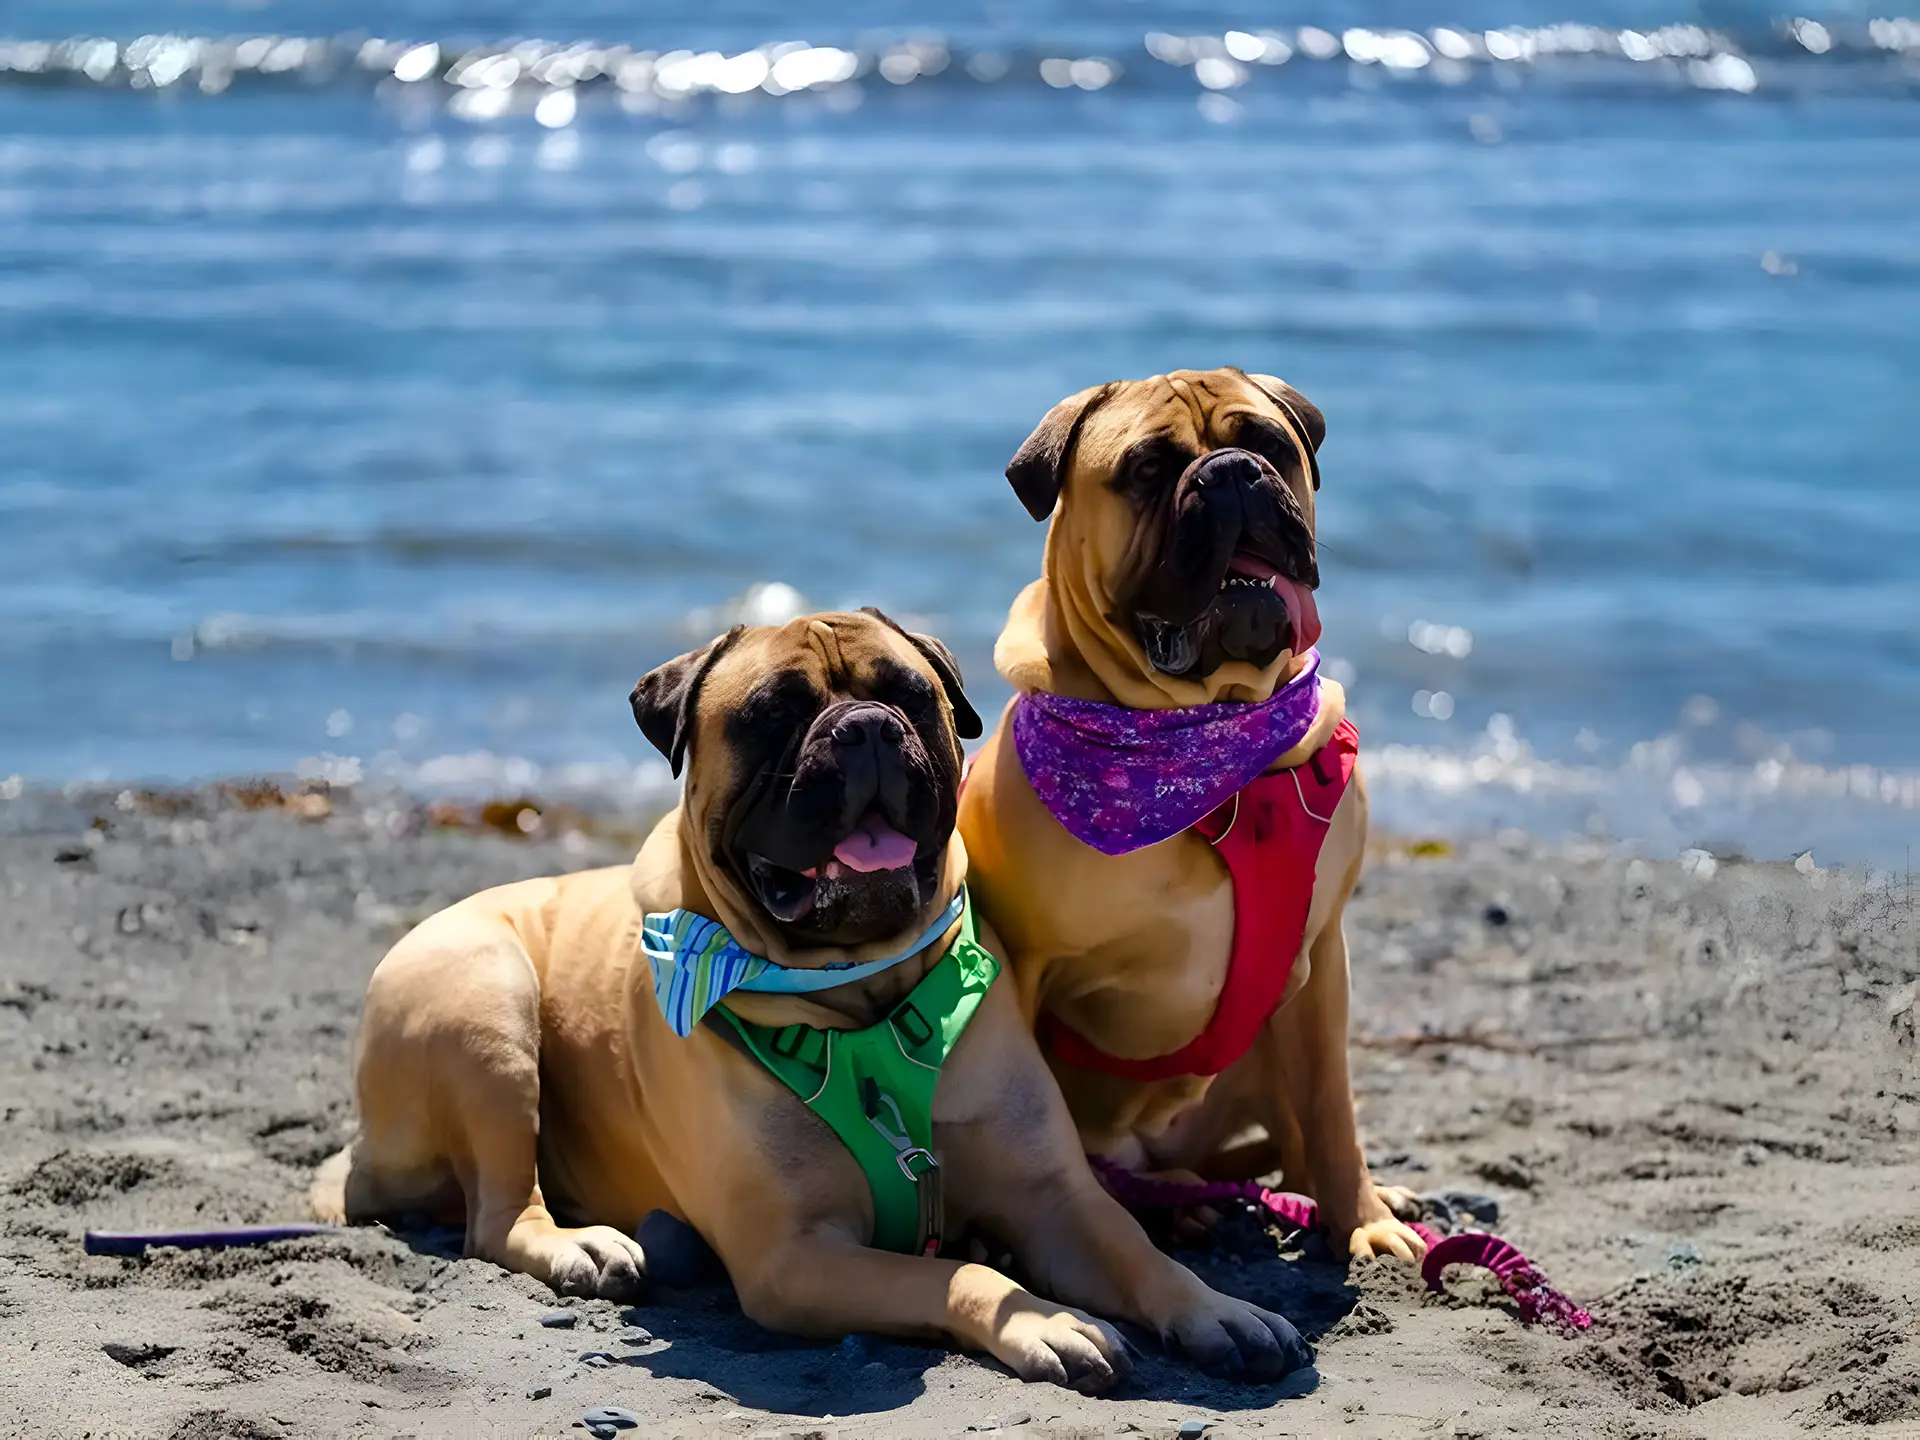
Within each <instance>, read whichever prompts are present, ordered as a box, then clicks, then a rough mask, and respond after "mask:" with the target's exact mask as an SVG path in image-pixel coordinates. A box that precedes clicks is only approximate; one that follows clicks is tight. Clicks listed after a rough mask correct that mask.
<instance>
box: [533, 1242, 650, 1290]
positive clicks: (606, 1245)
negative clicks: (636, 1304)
mask: <svg viewBox="0 0 1920 1440" xmlns="http://www.w3.org/2000/svg"><path fill="white" fill-rule="evenodd" d="M542 1248H543V1249H544V1250H546V1252H547V1253H546V1256H545V1259H546V1264H547V1283H548V1284H549V1285H551V1286H552V1287H553V1288H554V1289H555V1290H556V1291H557V1292H559V1293H560V1294H562V1295H579V1296H582V1297H584V1298H586V1299H590V1300H595V1299H597V1300H638V1299H639V1298H640V1291H641V1286H642V1282H643V1281H644V1279H645V1277H646V1273H647V1259H646V1254H645V1252H644V1251H642V1250H641V1248H640V1245H639V1242H638V1241H636V1240H634V1239H632V1238H630V1237H629V1236H626V1235H622V1234H621V1233H620V1232H619V1231H618V1230H615V1229H614V1228H613V1227H612V1226H610V1225H589V1226H587V1227H586V1228H585V1229H582V1230H555V1231H554V1232H553V1233H552V1234H551V1235H549V1236H546V1237H545V1238H544V1242H543V1245H542Z"/></svg>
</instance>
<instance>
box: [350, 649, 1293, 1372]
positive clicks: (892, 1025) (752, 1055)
mask: <svg viewBox="0 0 1920 1440" xmlns="http://www.w3.org/2000/svg"><path fill="white" fill-rule="evenodd" d="M632 703H633V709H634V713H635V715H636V717H637V718H638V720H639V724H640V728H641V729H642V730H643V731H644V732H645V734H646V736H647V738H648V739H649V740H651V741H652V742H653V744H655V745H656V746H658V747H659V749H660V750H661V751H662V752H663V753H664V754H665V755H666V756H667V757H668V759H669V760H670V762H671V763H672V765H673V768H674V771H675V773H676V774H678V773H679V772H680V770H681V768H682V765H683V763H684V767H685V783H684V790H683V793H682V796H681V800H680V804H679V806H678V808H677V809H675V810H674V811H673V812H672V813H671V814H670V815H668V816H667V817H666V818H665V819H663V820H662V821H661V822H660V824H659V826H658V827H657V828H656V829H655V830H654V831H653V832H652V833H651V835H650V836H649V837H648V839H647V841H646V842H645V844H644V846H643V847H642V849H641V850H640V853H639V855H638V857H637V859H636V860H635V862H634V864H633V865H632V866H631V867H626V866H622V867H615V868H610V869H600V870H590V871H585V872H581V873H578V874H572V875H565V876H561V877H558V878H552V879H540V880H527V881H522V882H520V883H518V884H512V885H506V886H502V887H500V888H498V889H493V890H488V891H485V892H483V893H481V894H478V895H475V896H473V897H472V898H470V899H467V900H464V901H461V902H460V903H459V904H456V905H454V906H452V907H451V908H449V909H447V910H444V911H441V912H440V913H439V914H437V915H435V916H433V917H431V918H430V919H428V920H427V921H425V922H424V923H423V924H421V925H420V926H419V928H417V929H416V930H414V931H413V932H412V933H411V934H409V935H408V936H407V937H406V938H404V939H403V940H401V941H400V943H399V944H397V945H396V946H395V947H394V948H393V950H392V951H391V952H390V953H389V954H388V955H387V956H386V958H385V959H384V960H382V961H381V962H380V965H379V967H378V968H377V969H376V970H375V972H374V975H373V978H372V981H371V983H370V985H369V987H368V991H367V999H366V1009H365V1016H364V1019H363V1022H362V1028H361V1031H360V1036H359V1042H358V1051H357V1061H356V1077H355V1078H356V1092H357V1101H358V1112H359V1129H358V1134H357V1138H356V1139H355V1140H354V1141H353V1143H352V1144H351V1145H350V1146H349V1147H348V1148H347V1149H346V1150H345V1151H343V1152H342V1153H341V1154H340V1155H339V1156H336V1157H335V1159H334V1160H333V1161H332V1162H329V1164H328V1165H327V1166H326V1167H324V1169H323V1172H322V1174H321V1175H320V1177H319V1179H318V1181H317V1183H316V1186H315V1209H316V1211H317V1212H318V1213H319V1214H320V1215H321V1217H322V1218H326V1219H332V1220H337V1221H339V1220H344V1221H362V1220H371V1219H374V1218H376V1217H379V1216H383V1215H391V1214H394V1213H396V1212H404V1211H414V1212H421V1211H425V1212H429V1213H432V1214H436V1215H438V1216H441V1217H444V1218H445V1219H446V1220H447V1221H448V1222H449V1223H463V1224H464V1225H465V1227H466V1251H467V1253H468V1254H469V1255H472V1256H478V1257H481V1258H483V1259H487V1260H491V1261H494V1262H496V1263H497V1264H500V1265H504V1266H506V1267H507V1268H509V1269H512V1270H517V1271H521V1272H523V1273H525V1274H528V1275H532V1276H535V1277H536V1278H538V1279H540V1280H542V1281H545V1282H546V1283H547V1284H549V1285H551V1286H552V1287H553V1288H554V1289H555V1290H556V1291H560V1292H562V1293H568V1294H575V1295H585V1296H604V1297H615V1298H625V1297H629V1296H632V1295H634V1294H635V1293H636V1292H637V1291H639V1289H640V1287H641V1285H642V1283H643V1281H644V1279H645V1276H646V1270H647V1257H646V1255H645V1254H644V1253H643V1252H642V1249H641V1246H640V1245H639V1244H638V1243H636V1241H635V1240H634V1239H633V1233H634V1230H635V1228H636V1226H637V1225H638V1222H639V1221H640V1220H641V1219H642V1217H644V1216H645V1215H647V1214H648V1213H649V1212H650V1211H653V1210H655V1209H660V1210H665V1211H667V1212H669V1213H671V1214H673V1215H675V1216H678V1217H680V1218H681V1219H683V1220H684V1221H686V1222H687V1223H689V1224H691V1225H692V1226H693V1228H694V1229H696V1230H697V1231H698V1232H699V1233H700V1234H701V1235H702V1236H703V1237H705V1239H706V1240H707V1241H708V1242H709V1243H710V1244H711V1245H712V1247H713V1248H714V1250H715V1251H716V1252H718V1255H719V1257H720V1259H721V1260H722V1261H723V1262H724V1263H725V1265H726V1268H727V1271H728V1273H729V1275H730V1276H731V1277H732V1280H733V1282H734V1285H735V1287H736V1288H737V1291H738V1294H739V1298H740V1303H741V1306H742V1307H743V1309H744V1310H745V1311H746V1313H747V1314H748V1315H750V1316H752V1317H753V1318H754V1319H755V1320H757V1321H759V1322H760V1323H762V1324H764V1325H768V1326H771V1327H774V1328H777V1329H781V1330H786V1331H791V1332H796V1333H800V1334H806V1335H815V1336H836V1335H842V1334H845V1333H848V1332H853V1331H878V1332H885V1333H891V1334H895V1335H902V1336H925V1337H945V1338H946V1339H948V1340H950V1341H952V1342H955V1343H957V1344H959V1345H961V1346H964V1347H969V1348H976V1349H979V1350H984V1351H986V1352H988V1353H990V1354H991V1355H993V1356H995V1357H996V1358H997V1359H999V1360H1001V1361H1002V1362H1004V1363H1005V1364H1006V1365H1008V1366H1009V1367H1011V1368H1012V1369H1013V1370H1014V1371H1015V1372H1016V1373H1017V1374H1019V1375H1020V1376H1021V1377H1023V1378H1025V1379H1028V1380H1050V1381H1053V1382H1055V1383H1058V1384H1067V1385H1073V1386H1076V1387H1078V1388H1082V1389H1087V1390H1097V1389H1100V1388H1103V1387H1105V1386H1107V1385H1109V1384H1111V1383H1112V1382H1113V1381H1114V1380H1115V1379H1116V1377H1117V1376H1118V1375H1119V1374H1120V1373H1122V1371H1123V1369H1124V1367H1125V1364H1126V1351H1125V1347H1124V1344H1123V1342H1122V1340H1121V1337H1120V1336H1119V1334H1118V1333H1117V1332H1116V1331H1115V1330H1114V1329H1113V1328H1112V1326H1111V1325H1110V1324H1109V1323H1108V1321H1109V1320H1110V1319H1125V1320H1129V1321H1133V1322H1136V1323H1138V1324H1140V1325H1143V1326H1146V1327H1148V1328H1150V1329H1152V1330H1153V1331H1155V1332H1156V1333H1157V1334H1159V1335H1160V1336H1162V1337H1163V1338H1164V1339H1165V1340H1166V1341H1167V1342H1168V1343H1169V1345H1170V1346H1171V1347H1174V1348H1176V1349H1178V1350H1179V1351H1181V1352H1183V1353H1185V1354H1186V1355H1188V1356H1190V1357H1192V1358H1193V1359H1195V1360H1196V1361H1197V1362H1199V1363H1201V1364H1202V1365H1204V1366H1207V1367H1209V1368H1212V1369H1217V1370H1220V1371H1224V1372H1227V1373H1235V1372H1238V1373H1242V1374H1246V1375H1252V1376H1263V1377H1270V1376H1274V1375H1277V1374H1281V1373H1285V1372H1286V1371H1289V1370H1291V1369H1294V1368H1297V1367H1298V1366H1300V1365H1303V1364H1305V1363H1307V1359H1308V1355H1307V1351H1306V1349H1305V1346H1304V1345H1303V1343H1302V1342H1301V1340H1300V1338H1299V1336H1298V1334H1297V1333H1296V1332H1295V1330H1294V1328H1293V1327H1292V1325H1290V1324H1289V1323H1288V1322H1287V1321H1286V1320H1285V1319H1283V1318H1281V1317H1280V1316H1278V1315H1274V1314H1269V1313H1267V1312H1266V1311H1263V1310H1260V1309H1257V1308H1255V1307H1254V1306H1252V1305H1248V1304H1244V1303H1242V1302H1240V1301H1238V1300H1234V1299H1230V1298H1228V1297H1225V1296H1222V1295H1219V1294H1217V1293H1215V1292H1214V1291H1212V1290H1211V1289H1209V1288H1208V1287H1207V1286H1206V1285H1204V1284H1202V1283H1201V1281H1200V1280H1199V1279H1198V1278H1197V1277H1196V1276H1194V1275H1193V1274H1192V1273H1191V1272H1190V1271H1188V1270H1187V1269H1185V1268H1184V1267H1182V1266H1180V1265H1178V1264H1177V1263H1175V1262H1173V1261H1172V1260H1171V1259H1169V1258H1168V1257H1166V1256H1164V1255H1162V1254H1160V1253H1159V1252H1158V1251H1157V1250H1155V1249H1154V1248H1153V1246H1152V1244H1151V1243H1150V1242H1149V1240H1148V1239H1147V1237H1146V1235H1145V1234H1144V1232H1143V1231H1142V1230H1141V1229H1140V1227H1139V1225H1138V1224H1137V1223H1136V1222H1135V1221H1134V1220H1133V1218H1132V1217H1131V1216H1130V1215H1128V1214H1127V1213H1126V1212H1125V1211H1124V1210H1123V1209H1122V1208H1121V1207H1120V1206H1119V1205H1118V1204H1116V1203H1115V1202H1114V1201H1113V1200H1112V1199H1110V1198H1109V1197H1108V1196H1107V1195H1106V1193H1105V1192H1104V1191H1103V1190H1102V1189H1101V1187H1100V1185H1099V1184H1098V1182H1097V1181H1096V1180H1095V1179H1094V1177H1093V1175H1092V1173H1091V1172H1090V1170H1089V1169H1088V1165H1087V1162H1086V1159H1085V1157H1084V1155H1083V1154H1082V1151H1081V1148H1080V1144H1079V1140H1078V1137H1077V1136H1076V1134H1075V1131H1074V1128H1073V1122H1072V1120H1071V1119H1070V1117H1069V1116H1068V1114H1067V1110H1066V1106H1065V1104H1064V1103H1063V1101H1062V1100H1061V1098H1060V1093H1059V1090H1058V1089H1057V1087H1056V1086H1055V1085H1054V1082H1053V1078H1052V1076H1051V1075H1050V1074H1049V1073H1048V1071H1047V1067H1046V1064H1045V1062H1044V1061H1043V1060H1042V1059H1041V1056H1040V1052H1039V1050H1038V1048H1037V1046H1036V1045H1035V1042H1034V1038H1033V1033H1032V1027H1031V1024H1030V1021H1029V1019H1028V1017H1026V1016H1024V1015H1023V1014H1022V1013H1021V1010H1020V1007H1019V1004H1018V1002H1017V997H1016V995H1015V993H1014V990H1013V987H1012V986H1011V985H1010V984H1008V983H1006V982H1005V981H1004V980H1003V981H1000V982H999V983H994V977H995V975H996V974H997V972H998V971H999V969H1000V966H1001V963H1002V958H1003V953H1004V952H1002V950H1001V948H1000V944H999V941H998V939H997V938H996V937H995V936H994V934H993V932H992V930H991V929H990V928H989V927H987V926H985V925H984V924H980V925H976V923H975V920H974V918H973V915H972V912H971V911H970V910H969V909H968V907H967V903H966V892H965V890H964V882H965V879H966V873H967V852H966V849H965V847H964V846H963V845H962V843H961V842H960V840H959V838H958V836H957V835H955V834H954V820H955V812H956V805H957V792H958V787H959V780H960V769H961V761H962V752H961V748H960V739H961V737H962V736H969V737H971V736H977V735H979V733H980V720H979V717H978V716H977V715H976V714H975V713H974V711H973V709H972V707H971V706H970V705H969V704H968V702H967V699H966V696H965V695H964V694H963V693H962V691H961V688H960V675H959V672H958V669H957V668H956V666H955V664H954V662H953V658H952V656H951V655H950V654H949V653H948V652H947V650H946V649H945V647H944V646H942V645H941V644H940V643H939V642H938V641H936V640H933V639H931V638H929V637H926V636H921V635H909V634H907V633H906V632H904V631H902V630H901V629H899V628H898V627H897V626H895V625H894V624H893V622H891V621H890V620H888V619H886V618H885V617H884V616H881V615H880V614H879V612H877V611H871V612H865V613H860V614H826V615H817V616H813V617H810V618H803V619H799V620H795V621H793V622H792V623H790V624H787V625H783V626H780V627H777V628H776V627H761V628H752V629H749V628H744V627H737V628H735V629H734V630H732V631H730V632H728V633H727V634H726V635H725V636H723V637H722V638H720V639H718V640H716V641H714V642H713V643H711V644H709V645H707V646H705V647H704V648H702V649H699V650H696V651H694V652H692V653H691V654H688V655H683V656H681V657H680V658H678V659H676V660H673V661H671V662H669V663H667V664H665V665H663V666H661V667H660V668H659V669H657V670H655V671H653V672H651V673H650V674H648V675H647V676H646V677H644V678H643V679H642V680H641V681H640V683H639V685H638V686H637V687H636V688H635V689H634V692H633V696H632ZM972 1240H984V1241H986V1242H990V1244H991V1247H992V1248H991V1249H989V1250H987V1252H986V1253H990V1254H1000V1253H1011V1255H1012V1256H1013V1257H1014V1259H1015V1260H1016V1261H1017V1265H1018V1269H1019V1271H1020V1272H1021V1273H1022V1274H1023V1275H1024V1276H1025V1277H1026V1278H1027V1280H1028V1282H1029V1287H1030V1288H1023V1286H1022V1285H1020V1284H1017V1283H1015V1281H1014V1280H1013V1279H1011V1278H1009V1277H1008V1276H1007V1275H1005V1274H1002V1273H1000V1272H999V1271H998V1270H995V1269H993V1268H990V1267H989V1266H988V1265H985V1264H980V1263H974V1262H972V1261H968V1260H965V1259H957V1258H947V1255H945V1254H942V1253H938V1252H953V1251H956V1250H957V1251H958V1252H959V1253H960V1254H961V1255H965V1254H967V1253H969V1251H970V1248H971V1241H972ZM881 1247H884V1248H881ZM896 1252H898V1253H896ZM1096 1316H1098V1317H1103V1318H1096Z"/></svg>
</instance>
